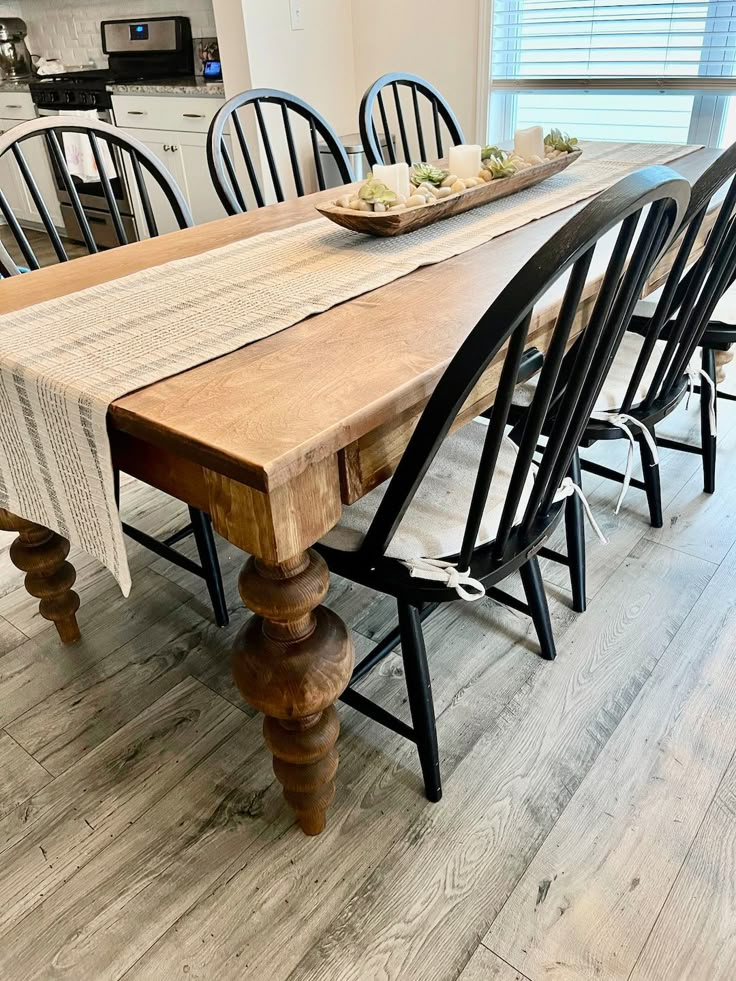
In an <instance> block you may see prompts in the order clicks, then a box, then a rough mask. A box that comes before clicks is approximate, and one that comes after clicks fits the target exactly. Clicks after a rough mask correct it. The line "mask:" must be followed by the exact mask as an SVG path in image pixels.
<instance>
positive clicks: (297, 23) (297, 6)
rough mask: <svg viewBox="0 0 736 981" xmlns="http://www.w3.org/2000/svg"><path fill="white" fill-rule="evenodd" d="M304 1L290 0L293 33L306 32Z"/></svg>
mask: <svg viewBox="0 0 736 981" xmlns="http://www.w3.org/2000/svg"><path fill="white" fill-rule="evenodd" d="M302 5H303V0H289V10H290V11H291V29H292V31H303V30H304V15H303V10H302Z"/></svg>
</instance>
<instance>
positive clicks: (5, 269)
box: [0, 242, 20, 279]
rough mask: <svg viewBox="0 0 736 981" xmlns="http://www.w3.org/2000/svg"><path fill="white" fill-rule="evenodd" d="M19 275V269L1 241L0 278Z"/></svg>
mask: <svg viewBox="0 0 736 981" xmlns="http://www.w3.org/2000/svg"><path fill="white" fill-rule="evenodd" d="M19 275H20V269H18V266H17V265H16V264H15V262H14V261H13V259H12V257H11V255H10V253H9V252H8V250H7V249H6V248H5V246H4V245H3V243H2V242H0V279H5V278H7V277H10V276H19Z"/></svg>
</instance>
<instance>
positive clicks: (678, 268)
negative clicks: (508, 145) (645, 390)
mask: <svg viewBox="0 0 736 981" xmlns="http://www.w3.org/2000/svg"><path fill="white" fill-rule="evenodd" d="M704 217H705V212H704V211H703V212H702V213H701V215H700V217H699V218H698V219H697V220H696V221H692V222H691V223H690V225H688V227H687V228H686V229H685V235H684V238H683V241H682V244H681V246H680V248H679V249H678V251H677V255H676V256H675V261H674V262H673V264H672V268H671V270H670V273H669V275H668V277H667V279H666V281H665V284H664V288H663V290H662V296H661V298H660V301H659V303H658V304H657V309H656V310H655V313H654V317H655V319H656V320H657V324H658V325H657V328H656V329H655V330H650V331H648V332H647V334H646V336H645V337H644V342H643V344H642V346H641V352H640V354H639V357H638V358H637V361H636V365H635V366H634V372H633V374H632V376H631V379H630V381H629V387H628V388H627V390H626V394H625V396H624V400H623V403H622V406H621V411H622V412H626V413H628V412H630V410H631V408H632V407H633V405H634V401H635V400H636V396H637V392H638V391H639V386H640V384H641V381H642V378H643V377H644V372H645V371H646V368H647V365H648V364H649V361H650V359H651V357H652V355H653V353H654V350H655V347H656V344H657V341H658V339H659V334H660V331H661V329H662V327H663V326H664V324H665V321H666V316H667V311H668V310H669V309H670V307H671V305H672V302H673V300H674V294H675V291H676V290H677V285H678V282H679V280H680V277H681V276H682V275H683V273H684V271H685V267H686V266H687V262H688V259H689V256H690V253H691V251H692V247H693V245H694V244H695V240H696V239H697V237H698V233H699V231H700V227H701V225H702V222H703V218H704ZM694 302H695V296H694V295H693V297H692V300H691V299H689V298H688V297H685V301H684V303H683V305H682V307H681V308H680V314H679V315H678V318H677V323H676V325H675V327H674V329H673V332H672V341H673V343H675V344H676V343H677V342H678V341H679V340H680V338H681V337H682V334H683V331H684V329H685V326H686V324H687V316H688V315H689V313H690V311H691V310H692V305H693V304H694ZM667 364H668V361H667V358H660V361H659V364H658V365H657V368H656V371H655V374H654V378H653V379H652V384H651V386H650V388H651V391H652V392H654V391H656V390H657V389H658V388H659V386H660V385H661V383H662V381H663V379H664V375H665V373H666V371H667ZM647 401H649V395H647V399H645V403H646V402H647Z"/></svg>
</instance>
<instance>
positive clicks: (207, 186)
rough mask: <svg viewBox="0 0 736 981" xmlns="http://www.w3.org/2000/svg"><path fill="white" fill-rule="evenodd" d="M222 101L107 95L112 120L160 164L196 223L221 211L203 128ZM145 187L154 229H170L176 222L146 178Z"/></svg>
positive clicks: (142, 223) (142, 231) (137, 205)
mask: <svg viewBox="0 0 736 981" xmlns="http://www.w3.org/2000/svg"><path fill="white" fill-rule="evenodd" d="M222 104H223V100H222V99H214V98H206V97H199V98H196V97H186V96H183V97H181V98H180V97H178V96H145V95H143V96H117V97H116V96H113V113H114V115H115V121H116V123H117V125H118V126H119V127H120V128H121V129H124V130H126V131H127V132H128V133H130V134H131V135H132V136H135V137H137V138H138V139H139V140H140V141H141V142H142V143H145V144H146V146H147V147H148V148H149V149H150V150H151V151H152V152H153V153H154V154H155V155H156V157H158V159H159V160H160V161H161V162H162V163H163V165H164V166H165V167H166V169H167V170H168V171H169V172H170V173H171V175H172V177H173V178H174V180H175V181H176V183H177V184H178V185H179V188H180V189H181V192H182V194H183V195H184V197H185V199H186V201H187V203H188V204H189V208H190V210H191V212H192V218H193V219H194V223H195V224H197V225H200V224H203V223H204V222H208V221H214V220H215V219H217V218H224V217H225V214H226V213H225V209H224V208H223V206H222V205H221V204H220V200H219V198H218V197H217V194H216V192H215V189H214V187H213V185H212V180H211V178H210V173H209V167H208V165H207V129H208V127H209V124H210V121H211V119H212V117H213V116H214V114H215V113H216V112H217V110H218V109H219V108H220V106H221V105H222ZM162 123H165V124H166V128H163V127H162ZM169 127H170V128H169ZM175 127H176V128H175ZM147 187H148V190H149V194H150V197H151V205H152V207H153V212H154V215H155V217H156V224H157V225H158V231H159V234H164V233H165V232H170V231H174V230H175V229H176V228H177V227H178V226H177V223H176V220H175V219H174V217H173V214H172V212H171V207H170V206H169V205H168V203H167V201H166V199H165V197H164V195H163V193H162V192H161V191H159V190H158V189H157V188H153V187H152V186H151V183H150V181H149V182H147ZM133 198H134V200H133V208H134V211H135V214H136V222H137V224H138V227H139V232H140V235H141V237H145V234H146V232H145V229H146V224H145V219H144V217H143V214H142V211H141V204H140V201H139V200H136V196H135V195H133Z"/></svg>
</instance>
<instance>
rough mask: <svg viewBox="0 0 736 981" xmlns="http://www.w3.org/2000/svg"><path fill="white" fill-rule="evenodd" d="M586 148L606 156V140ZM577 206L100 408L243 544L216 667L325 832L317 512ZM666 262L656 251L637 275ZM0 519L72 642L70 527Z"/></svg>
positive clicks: (29, 581) (124, 450) (266, 218)
mask: <svg viewBox="0 0 736 981" xmlns="http://www.w3.org/2000/svg"><path fill="white" fill-rule="evenodd" d="M589 146H590V145H589ZM599 146H600V151H601V152H604V151H605V149H606V144H600V145H599ZM609 146H610V145H609ZM586 152H588V153H594V152H596V150H595V149H591V150H588V151H586ZM718 153H719V151H717V150H696V151H694V152H693V153H691V154H689V155H688V156H685V157H683V158H681V159H679V160H678V161H676V162H675V163H673V164H672V167H673V169H674V170H676V171H677V172H679V173H680V174H682V175H683V176H685V177H686V178H688V179H689V180H690V181H693V180H695V179H696V178H697V177H698V176H699V175H700V174H701V173H702V171H703V170H704V169H705V168H706V167H707V166H708V165H709V164H710V163H711V162H712V161H713V160H714V159H715V158H716V157H717V155H718ZM335 197H336V192H335V190H334V189H333V190H329V191H325V192H321V193H317V194H312V195H309V196H307V197H303V198H301V199H299V200H295V201H290V202H287V203H284V204H277V205H273V206H269V207H266V208H262V209H260V210H257V211H253V212H250V213H248V214H243V215H239V216H235V217H231V218H225V219H223V220H221V221H215V222H212V223H210V224H207V225H201V226H197V227H195V228H190V229H186V230H184V231H180V232H174V233H172V234H168V235H163V236H161V237H159V238H156V239H148V240H145V241H141V242H137V243H134V244H131V245H128V246H125V247H123V248H119V249H115V250H112V251H108V252H102V253H99V254H97V255H92V256H89V257H84V258H80V259H75V260H74V261H73V262H72V263H71V264H62V265H56V266H51V267H47V268H44V269H42V270H40V271H37V272H34V273H33V274H32V275H24V276H18V277H15V278H12V279H9V280H6V281H4V282H3V283H2V285H0V310H1V311H2V312H3V313H5V312H10V311H13V310H20V309H22V308H25V307H28V306H31V305H33V304H36V303H40V302H42V301H45V300H52V299H53V298H56V297H61V296H64V295H67V294H70V293H73V292H75V291H78V290H82V289H84V288H85V287H89V286H92V285H98V284H104V283H107V282H110V281H112V280H114V279H117V278H119V277H121V276H125V275H128V274H130V273H134V272H136V271H138V270H144V269H149V268H151V267H155V266H158V265H161V264H163V263H166V262H169V261H170V260H173V259H179V258H183V257H185V256H194V255H198V254H201V253H204V252H206V251H208V250H210V249H213V248H216V247H218V246H222V245H226V244H228V243H231V242H236V241H238V240H241V239H245V238H248V237H250V236H253V235H258V234H260V233H262V232H267V231H272V230H275V229H283V228H287V227H289V226H292V225H295V224H297V223H301V222H305V221H310V220H312V219H314V218H315V205H316V204H318V203H320V202H326V201H331V200H334V198H335ZM583 206H584V202H581V203H580V204H578V205H574V206H573V207H569V208H566V209H564V210H562V211H559V212H557V213H555V214H552V215H550V216H548V217H546V218H543V219H540V220H538V221H535V222H532V223H530V224H527V225H525V226H524V227H522V228H519V229H517V230H516V231H513V232H510V233H507V234H505V235H503V236H501V237H499V238H496V239H495V240H493V241H491V242H489V243H488V244H486V245H483V246H481V247H479V248H476V249H473V250H471V251H469V252H466V253H464V254H463V255H460V256H457V257H456V258H453V259H450V260H448V261H446V262H443V263H440V264H438V265H434V266H431V267H425V268H422V269H419V270H417V271H416V272H414V273H412V274H411V275H409V276H406V277H404V278H402V279H399V280H397V281H395V282H393V283H391V284H390V285H388V286H384V287H382V288H380V289H378V290H375V291H374V292H372V293H368V294H365V295H363V296H360V297H358V298H356V299H353V300H351V301H350V302H346V303H343V304H341V305H339V306H337V307H334V308H333V309H331V310H329V311H327V312H326V313H322V314H320V315H318V316H313V317H311V318H310V319H308V320H305V321H303V322H301V323H299V324H297V325H296V326H293V327H291V328H289V329H288V330H284V331H281V332H280V333H278V334H274V335H272V336H269V337H267V338H265V339H263V340H259V341H257V342H256V343H253V344H251V345H250V346H248V347H244V348H241V349H240V350H237V351H235V352H233V353H232V354H228V355H227V356H225V357H220V358H217V359H216V360H213V361H210V362H208V363H205V364H202V365H200V366H198V367H196V368H193V369H192V370H189V371H185V372H183V373H182V374H179V375H176V376H174V377H171V378H167V379H165V380H163V381H160V382H157V383H156V384H153V385H151V386H149V387H147V388H144V389H142V390H139V391H137V392H134V393H132V394H129V395H126V396H125V397H124V398H120V399H118V400H117V401H116V402H114V403H113V404H112V406H111V407H110V409H109V415H108V419H109V427H108V428H109V434H110V440H111V445H112V450H113V460H114V463H115V465H116V466H117V467H119V468H120V469H121V470H122V471H124V472H125V473H128V474H130V475H132V476H133V477H136V478H139V479H140V480H142V481H145V482H146V483H148V484H151V485H153V486H154V487H157V488H159V489H161V490H163V491H165V492H167V493H169V494H171V495H173V496H174V497H176V498H179V499H180V500H182V501H184V502H186V503H187V504H188V505H192V506H194V507H197V508H200V509H202V510H203V511H206V512H208V513H209V514H210V515H211V516H212V521H213V524H214V527H215V529H216V530H217V532H219V534H220V535H222V536H223V537H224V538H226V539H227V540H228V541H229V542H231V543H232V544H234V545H235V546H237V547H238V548H240V549H242V550H243V551H244V552H246V553H248V557H247V558H246V559H245V561H244V565H243V569H242V571H241V573H240V578H239V590H240V594H241V596H242V599H243V602H244V604H245V605H246V606H247V607H248V608H249V609H250V610H252V611H253V613H254V614H256V615H255V616H254V617H251V618H250V619H249V620H248V622H247V624H246V626H245V627H244V628H243V629H242V630H241V632H240V633H239V635H238V637H237V639H236V641H235V644H234V655H233V670H234V675H235V679H236V682H237V684H238V687H239V689H240V691H241V692H242V694H243V697H244V698H245V699H246V700H247V702H248V703H249V704H250V705H251V706H253V707H255V708H256V709H257V710H259V711H261V712H263V713H264V715H265V722H264V735H265V741H266V744H267V746H268V748H269V750H270V751H271V753H272V754H273V759H274V770H275V773H276V776H277V778H278V779H279V781H280V782H281V784H282V786H283V788H284V796H285V797H286V800H287V801H288V802H289V804H290V805H291V806H292V808H293V809H294V811H295V812H296V815H297V818H298V821H299V823H300V825H301V827H302V829H303V830H304V831H305V832H306V833H307V834H318V833H320V832H321V831H322V830H323V828H324V827H325V820H326V814H327V810H328V807H329V805H330V803H331V801H332V798H333V796H334V792H335V791H334V778H335V774H336V771H337V765H338V755H337V749H336V742H337V738H338V731H339V722H338V717H337V714H336V710H335V702H336V701H337V699H338V697H339V696H340V694H341V693H342V691H343V690H344V689H345V687H346V686H347V684H348V681H349V679H350V675H351V671H352V667H353V647H352V641H351V635H350V631H349V629H348V627H347V626H346V625H345V624H344V623H343V621H342V620H341V619H340V617H338V616H337V614H335V613H334V612H333V611H331V610H329V609H327V608H326V607H325V606H324V605H323V603H324V600H325V598H326V596H327V593H328V586H329V576H328V570H327V568H326V565H325V563H324V561H323V559H322V558H321V557H320V556H319V555H318V554H317V553H316V552H315V551H314V550H312V549H311V548H310V546H312V545H313V544H314V543H315V542H317V541H318V540H319V539H320V538H321V537H322V536H323V535H324V534H325V533H326V532H328V531H329V530H330V529H331V528H332V527H334V526H335V524H336V523H337V522H338V521H339V519H340V514H341V511H342V508H343V506H344V505H346V504H350V503H352V502H354V501H356V500H357V499H358V498H360V497H361V496H363V495H364V494H366V493H368V492H369V491H370V490H371V489H372V488H374V487H375V486H377V485H378V484H379V483H381V482H382V481H384V480H385V479H386V478H387V477H388V476H389V475H390V474H391V472H392V471H393V469H394V467H395V465H396V463H397V461H398V460H399V458H400V456H401V453H402V450H403V448H404V446H405V445H406V442H407V439H408V437H409V435H410V433H411V431H412V428H413V426H414V424H415V423H416V420H417V418H418V415H419V413H420V412H421V410H422V407H423V406H424V404H425V403H426V401H427V399H428V397H429V395H430V393H431V392H432V390H433V388H434V386H435V384H436V382H437V380H438V378H439V376H440V374H441V373H442V371H443V369H444V367H445V366H446V365H447V363H448V361H449V359H450V358H451V357H452V355H453V354H454V353H455V351H456V350H457V348H458V346H459V345H460V343H461V342H462V341H463V340H464V338H465V337H466V335H467V334H468V333H469V331H470V330H471V328H472V327H473V326H474V325H475V324H476V322H477V321H478V319H479V318H480V316H481V314H482V313H484V311H485V310H486V309H487V308H488V306H489V305H490V304H491V303H492V302H493V300H494V299H495V297H496V296H497V295H498V293H499V292H500V290H501V289H502V288H503V287H504V286H505V285H506V284H507V283H508V282H509V280H510V279H511V278H512V277H513V275H514V274H515V273H516V272H517V271H518V270H519V269H520V268H521V266H522V265H523V264H524V262H525V261H526V260H527V259H529V257H530V256H531V255H532V254H533V252H534V251H535V250H536V249H537V248H538V247H539V246H540V245H542V243H544V242H545V241H546V240H547V239H548V238H550V237H551V236H553V235H554V234H555V233H556V232H557V230H558V229H560V228H561V227H562V226H563V225H564V224H565V222H566V221H567V220H568V219H569V218H570V217H571V215H572V214H574V213H575V212H576V211H577V210H579V209H580V208H581V207H583ZM609 245H610V243H607V240H603V241H602V243H601V245H600V247H599V249H598V251H597V254H596V258H595V260H594V262H593V265H592V266H591V271H590V276H589V281H588V283H587V286H586V289H585V294H584V298H583V303H582V305H581V309H580V312H579V315H578V323H577V325H576V327H575V328H574V330H579V329H580V325H581V324H582V323H583V321H584V319H585V316H586V312H587V311H588V310H589V309H590V304H591V303H592V301H593V300H594V298H595V296H596V292H597V286H598V284H599V282H600V279H601V277H602V275H603V272H604V270H605V267H606V260H607V254H608V249H609ZM670 261H671V255H670V254H668V255H667V256H666V257H665V259H664V260H663V261H662V263H661V264H660V266H659V267H658V272H657V275H656V276H655V277H654V278H653V279H652V280H651V281H650V288H652V289H653V288H654V287H655V286H656V285H657V284H658V283H659V282H661V281H662V278H663V276H664V273H665V272H666V269H667V268H669V262H670ZM561 291H562V286H560V289H559V290H557V291H553V292H551V293H549V294H547V296H546V297H545V299H544V301H543V302H542V303H541V304H540V305H539V307H538V309H537V310H536V312H535V315H534V320H533V323H532V325H531V328H530V335H529V343H530V344H531V345H534V346H535V347H537V348H538V349H539V350H540V351H542V352H543V351H544V350H545V346H546V342H547V339H548V337H549V334H550V331H551V327H552V325H553V323H554V318H555V315H556V312H557V309H558V305H559V300H560V299H561V295H562V292H561ZM498 373H499V368H498V365H497V364H495V363H494V364H492V365H491V366H490V368H489V369H488V371H487V372H486V374H485V375H484V376H483V377H482V379H481V381H480V382H479V383H478V385H477V386H476V389H475V390H474V391H473V393H472V394H471V396H470V398H469V399H468V402H467V403H466V405H465V407H464V409H463V410H462V411H461V413H460V416H459V417H458V422H457V424H462V423H463V422H465V421H467V420H469V419H471V418H473V417H474V416H476V415H477V414H478V413H479V412H481V411H482V410H484V409H486V408H488V406H489V405H491V404H492V402H493V395H494V391H495V388H496V385H497V380H498ZM0 528H1V529H4V530H11V531H16V532H17V533H18V537H17V538H16V540H15V541H14V543H13V545H12V546H11V559H12V561H13V562H14V563H15V565H16V566H17V567H18V568H19V569H21V570H22V571H24V572H25V573H26V580H25V582H26V588H27V590H28V592H29V593H31V595H33V596H35V597H37V598H38V599H39V600H40V604H39V608H40V612H41V615H42V616H44V617H46V618H47V619H49V620H51V621H53V622H54V623H55V625H56V628H57V630H58V633H59V636H60V637H61V639H62V641H64V642H67V643H71V642H74V641H75V640H76V639H77V638H78V637H79V630H78V626H77V621H76V612H77V608H78V605H79V599H78V597H77V595H76V593H75V592H74V590H73V588H72V587H73V585H74V578H75V573H74V569H73V568H72V567H71V565H70V564H69V562H68V561H67V554H68V551H69V545H68V543H67V542H66V541H65V540H64V539H62V538H61V537H60V536H59V535H57V534H55V533H54V532H51V531H49V530H48V529H45V528H42V527H40V526H39V525H35V524H33V523H31V522H29V521H26V520H24V519H23V517H22V516H17V515H12V514H10V513H9V512H7V511H2V510H0Z"/></svg>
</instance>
